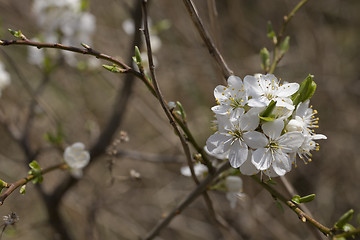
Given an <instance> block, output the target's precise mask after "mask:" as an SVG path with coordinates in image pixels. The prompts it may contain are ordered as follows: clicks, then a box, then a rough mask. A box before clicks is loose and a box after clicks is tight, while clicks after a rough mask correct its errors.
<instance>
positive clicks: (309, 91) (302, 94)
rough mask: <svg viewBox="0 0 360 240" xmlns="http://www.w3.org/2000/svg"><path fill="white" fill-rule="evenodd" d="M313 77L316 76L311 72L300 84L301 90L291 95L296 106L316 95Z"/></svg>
mask: <svg viewBox="0 0 360 240" xmlns="http://www.w3.org/2000/svg"><path fill="white" fill-rule="evenodd" d="M313 79H314V76H313V75H310V74H309V76H307V77H306V79H305V80H304V81H302V83H301V84H300V87H299V90H298V91H297V92H296V93H294V94H293V95H292V96H291V100H292V101H293V104H294V105H295V106H297V105H298V104H299V103H300V102H305V101H306V100H308V99H310V98H311V97H312V96H313V95H314V93H315V90H316V83H315V82H314V81H313Z"/></svg>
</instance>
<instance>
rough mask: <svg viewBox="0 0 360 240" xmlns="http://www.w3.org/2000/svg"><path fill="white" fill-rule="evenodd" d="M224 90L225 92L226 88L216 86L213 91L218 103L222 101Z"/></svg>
mask: <svg viewBox="0 0 360 240" xmlns="http://www.w3.org/2000/svg"><path fill="white" fill-rule="evenodd" d="M226 90H227V88H226V87H225V86H223V85H218V86H216V88H215V90H214V97H215V98H216V99H217V100H219V101H220V99H224V98H225V93H226Z"/></svg>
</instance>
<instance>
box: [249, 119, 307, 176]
mask: <svg viewBox="0 0 360 240" xmlns="http://www.w3.org/2000/svg"><path fill="white" fill-rule="evenodd" d="M283 129H284V121H283V120H280V119H276V120H274V121H273V122H266V123H264V124H263V125H262V130H263V132H264V133H265V135H266V136H267V137H268V141H267V143H266V144H264V146H263V147H260V148H258V149H256V150H255V151H254V153H253V155H252V160H251V161H252V163H253V164H254V166H255V167H256V168H257V169H258V170H260V171H264V170H267V169H269V168H270V167H272V169H273V170H274V171H275V173H276V174H277V175H279V176H283V175H284V174H285V173H286V172H288V171H290V170H291V162H292V161H291V159H290V155H289V153H294V152H296V151H297V150H298V149H299V147H300V146H301V144H302V143H303V141H304V136H303V135H302V134H301V133H300V132H290V133H285V134H283V135H281V132H282V130H283ZM266 139H267V138H266Z"/></svg>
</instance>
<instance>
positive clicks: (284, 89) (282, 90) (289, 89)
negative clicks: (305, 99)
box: [276, 83, 299, 97]
mask: <svg viewBox="0 0 360 240" xmlns="http://www.w3.org/2000/svg"><path fill="white" fill-rule="evenodd" d="M297 90H299V84H298V83H287V84H284V85H282V86H281V87H279V89H278V90H277V91H276V95H277V96H279V97H289V96H291V95H293V94H294V93H296V92H297Z"/></svg>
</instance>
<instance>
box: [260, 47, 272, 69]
mask: <svg viewBox="0 0 360 240" xmlns="http://www.w3.org/2000/svg"><path fill="white" fill-rule="evenodd" d="M260 59H261V68H262V69H264V71H265V72H268V70H269V68H270V53H269V51H268V50H267V49H266V48H263V49H261V50H260Z"/></svg>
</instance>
